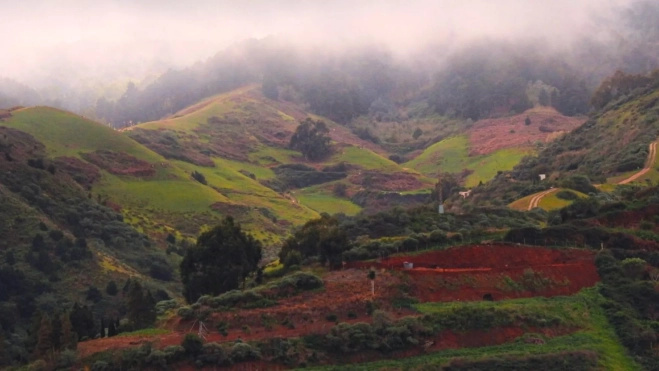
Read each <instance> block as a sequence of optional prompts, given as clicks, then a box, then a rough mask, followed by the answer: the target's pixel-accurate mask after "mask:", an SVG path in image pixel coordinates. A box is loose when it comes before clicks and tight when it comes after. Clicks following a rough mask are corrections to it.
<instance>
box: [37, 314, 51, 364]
mask: <svg viewBox="0 0 659 371" xmlns="http://www.w3.org/2000/svg"><path fill="white" fill-rule="evenodd" d="M52 350H53V328H52V324H51V322H50V318H49V317H48V315H46V314H44V315H43V316H42V317H41V325H40V326H39V331H38V332H37V347H36V349H35V353H36V355H37V357H45V356H47V355H48V354H49V353H50V352H51V351H52Z"/></svg>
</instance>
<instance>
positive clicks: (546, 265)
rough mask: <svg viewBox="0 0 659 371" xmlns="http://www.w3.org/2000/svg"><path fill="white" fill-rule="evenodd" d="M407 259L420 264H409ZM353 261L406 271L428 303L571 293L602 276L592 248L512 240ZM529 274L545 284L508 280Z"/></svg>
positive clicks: (363, 265)
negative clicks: (554, 246) (544, 245)
mask: <svg viewBox="0 0 659 371" xmlns="http://www.w3.org/2000/svg"><path fill="white" fill-rule="evenodd" d="M403 262H409V263H413V264H414V265H413V266H414V269H403ZM348 266H349V267H353V268H360V267H361V268H368V267H371V266H375V267H378V268H387V269H399V270H404V271H405V272H406V273H407V274H408V276H409V277H410V284H411V286H412V294H413V296H415V297H417V298H418V299H419V300H421V301H422V302H427V301H476V300H483V298H484V296H485V295H486V294H489V295H491V296H492V298H493V299H494V300H501V299H511V298H520V297H532V296H547V297H549V296H557V295H571V294H574V293H576V292H578V291H579V290H581V289H582V288H584V287H590V286H593V285H594V284H595V283H597V282H598V281H599V276H598V274H597V269H596V268H595V265H594V254H593V252H591V251H587V250H557V249H546V248H540V247H518V246H512V245H475V246H468V247H460V248H452V249H448V250H443V251H433V252H429V253H425V254H420V255H416V256H402V257H400V256H399V257H394V258H389V259H387V260H385V261H382V262H376V263H366V262H355V263H349V264H348ZM529 269H530V270H531V271H530V270H529ZM529 274H534V275H536V277H539V278H543V279H545V280H546V282H545V284H543V285H540V286H537V287H531V288H528V287H525V290H520V288H519V287H518V288H513V287H511V286H510V284H509V280H508V279H511V280H513V281H515V282H520V281H522V280H523V279H524V278H525V277H526V276H528V275H529Z"/></svg>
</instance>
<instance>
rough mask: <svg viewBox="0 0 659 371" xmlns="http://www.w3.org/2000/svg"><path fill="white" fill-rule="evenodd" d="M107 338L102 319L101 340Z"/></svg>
mask: <svg viewBox="0 0 659 371" xmlns="http://www.w3.org/2000/svg"><path fill="white" fill-rule="evenodd" d="M104 337H105V321H103V318H102V317H101V339H102V338H104Z"/></svg>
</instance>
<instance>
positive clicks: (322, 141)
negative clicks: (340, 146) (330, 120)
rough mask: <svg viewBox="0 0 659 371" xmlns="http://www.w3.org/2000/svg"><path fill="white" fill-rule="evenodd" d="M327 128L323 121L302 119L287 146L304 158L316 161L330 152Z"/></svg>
mask: <svg viewBox="0 0 659 371" xmlns="http://www.w3.org/2000/svg"><path fill="white" fill-rule="evenodd" d="M328 134H329V129H328V128H327V125H325V123H324V122H323V121H320V120H318V121H314V120H312V119H310V118H306V119H304V121H301V122H300V125H299V126H298V127H297V129H296V130H295V133H294V134H293V136H292V137H291V142H290V145H289V147H290V148H291V149H294V150H296V151H300V152H301V153H302V155H304V158H305V159H306V160H311V161H317V160H322V159H323V158H325V157H327V156H328V155H329V154H330V152H331V147H330V140H331V139H330V137H329V135H328Z"/></svg>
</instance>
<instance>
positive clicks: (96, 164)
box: [2, 107, 317, 243]
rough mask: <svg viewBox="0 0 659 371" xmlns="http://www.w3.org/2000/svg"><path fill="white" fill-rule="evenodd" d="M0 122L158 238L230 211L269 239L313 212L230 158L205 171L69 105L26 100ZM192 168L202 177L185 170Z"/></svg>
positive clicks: (191, 231)
mask: <svg viewBox="0 0 659 371" xmlns="http://www.w3.org/2000/svg"><path fill="white" fill-rule="evenodd" d="M2 125H3V126H7V127H10V128H14V129H18V130H21V131H24V132H26V133H29V134H31V135H33V136H34V137H35V138H36V139H37V140H38V141H41V142H43V144H44V145H45V150H46V155H47V156H48V157H49V158H52V159H53V161H56V162H58V163H60V164H61V166H62V168H63V169H65V171H68V172H70V173H71V175H72V176H73V177H74V178H76V179H78V180H79V183H81V184H83V185H84V186H86V187H87V188H88V190H89V193H90V194H92V195H93V196H94V197H97V198H101V199H104V200H105V201H106V202H107V203H108V204H109V205H111V206H112V207H113V208H115V209H117V210H119V211H121V213H122V215H124V217H125V218H126V221H127V222H128V223H130V224H131V225H133V226H134V227H135V228H137V229H138V230H139V231H142V232H144V233H148V234H150V235H152V236H154V237H158V238H159V239H164V237H165V236H166V235H167V234H169V233H171V234H174V235H177V234H183V235H185V236H190V237H192V236H196V235H197V234H198V233H199V231H200V229H203V228H205V226H211V225H214V224H215V223H217V222H218V221H219V220H220V218H221V217H222V216H223V215H226V214H229V213H231V214H233V215H235V216H236V218H237V219H238V220H239V221H241V222H244V223H245V224H246V225H247V226H248V228H250V229H252V230H253V232H254V233H256V234H257V235H258V236H259V237H261V238H264V239H266V243H267V242H270V243H274V242H275V240H274V239H273V240H269V238H274V237H272V236H275V235H280V234H285V231H286V230H288V228H289V227H288V226H290V225H297V224H300V223H303V222H304V221H306V220H308V219H309V218H312V217H314V216H315V215H317V214H316V213H315V212H314V211H312V210H310V209H308V208H306V207H303V206H299V205H295V204H294V203H292V202H291V200H290V199H288V198H286V197H284V196H282V195H280V194H278V193H277V192H274V191H272V190H271V189H269V188H267V187H265V186H263V185H261V184H260V183H258V182H257V181H255V180H253V179H251V178H250V177H249V176H247V175H244V174H242V173H240V172H239V170H236V164H235V162H232V161H230V160H221V159H218V166H217V167H215V168H213V171H211V170H210V168H208V167H197V166H194V165H193V164H190V163H188V162H184V161H180V160H175V159H172V160H171V161H170V160H168V159H165V158H164V157H163V156H161V155H159V154H158V153H156V152H154V151H152V150H150V149H148V148H146V147H144V146H142V145H140V144H139V143H137V142H135V141H134V140H132V139H130V138H129V137H127V136H126V135H123V134H121V133H119V132H117V131H115V130H113V129H111V128H109V127H106V126H103V125H100V124H98V123H95V122H92V121H89V120H86V119H84V118H82V117H79V116H76V115H73V114H71V113H68V112H64V111H59V110H55V109H51V108H46V107H34V108H25V109H21V110H17V111H14V112H12V116H11V117H10V118H8V119H7V120H5V121H4V122H3V123H2ZM195 170H198V171H199V172H201V173H202V174H204V176H205V177H206V179H207V182H208V183H209V184H208V185H204V184H201V183H199V182H197V181H195V180H194V179H193V178H192V177H191V176H190V174H191V173H192V172H193V171H195ZM252 170H255V169H252ZM255 171H256V170H255ZM256 172H257V173H258V171H256ZM259 175H261V176H266V177H267V174H265V175H264V174H263V173H259ZM214 186H215V187H214ZM225 194H228V195H231V196H232V197H231V198H229V197H228V196H227V195H225ZM230 211H231V212H230ZM275 217H276V220H275Z"/></svg>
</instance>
